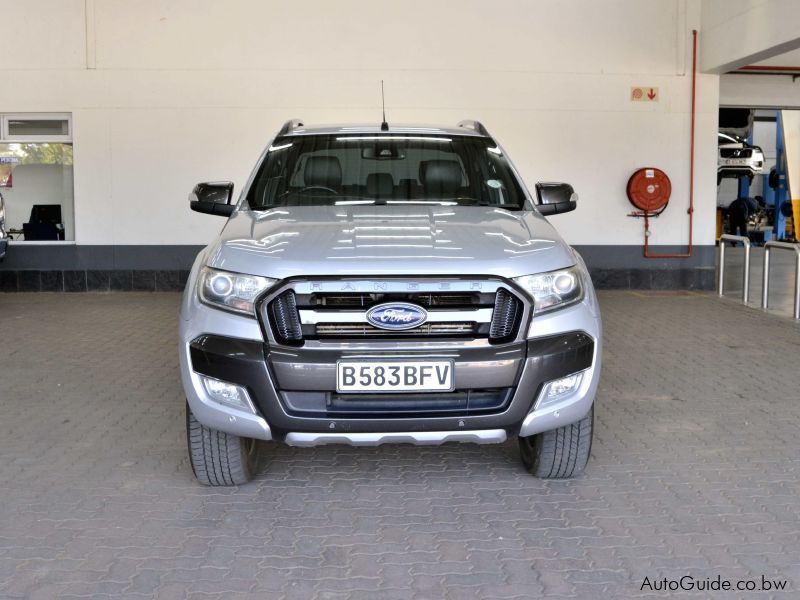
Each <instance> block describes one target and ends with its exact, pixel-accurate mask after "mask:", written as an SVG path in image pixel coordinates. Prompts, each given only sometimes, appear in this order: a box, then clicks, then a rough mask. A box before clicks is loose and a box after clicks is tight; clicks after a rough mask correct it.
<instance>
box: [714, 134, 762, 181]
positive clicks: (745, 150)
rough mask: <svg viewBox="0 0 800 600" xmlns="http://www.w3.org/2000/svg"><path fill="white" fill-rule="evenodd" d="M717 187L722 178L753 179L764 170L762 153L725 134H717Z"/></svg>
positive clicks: (744, 142)
mask: <svg viewBox="0 0 800 600" xmlns="http://www.w3.org/2000/svg"><path fill="white" fill-rule="evenodd" d="M717 145H718V150H717V185H719V184H720V183H722V179H723V177H736V178H737V179H738V178H739V177H747V178H748V179H749V180H750V181H753V177H755V176H756V175H758V174H759V173H761V171H763V170H764V151H763V150H761V148H759V147H758V146H753V145H752V144H748V143H747V142H746V141H745V140H743V139H740V138H738V137H736V136H733V135H728V134H726V133H722V132H718V133H717Z"/></svg>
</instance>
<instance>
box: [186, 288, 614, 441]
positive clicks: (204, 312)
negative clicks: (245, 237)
mask: <svg viewBox="0 0 800 600" xmlns="http://www.w3.org/2000/svg"><path fill="white" fill-rule="evenodd" d="M193 304H194V303H193ZM191 308H192V312H191V313H189V314H188V315H184V319H182V321H181V350H180V359H181V372H182V379H183V384H184V390H185V392H186V397H187V400H188V402H189V405H190V406H191V408H192V412H193V413H194V414H195V417H196V418H197V419H198V420H199V421H200V422H201V423H203V424H205V425H206V426H208V427H212V428H214V429H218V430H221V431H225V432H228V433H231V434H234V435H239V436H243V437H250V438H256V439H262V440H272V439H276V440H282V441H284V442H286V443H287V444H290V445H299V446H313V445H318V444H324V443H347V444H352V445H377V444H381V443H385V442H409V443H414V444H438V443H444V442H447V441H469V442H476V443H496V442H502V441H504V440H505V439H506V437H507V434H510V435H520V436H530V435H534V434H536V433H540V432H542V431H547V430H550V429H555V428H557V427H561V426H563V425H567V424H569V423H572V422H575V421H578V420H580V419H581V418H583V417H584V416H585V415H586V414H587V413H588V412H589V410H590V408H591V406H592V402H593V401H594V396H595V393H596V390H597V385H598V381H599V374H600V357H601V342H600V339H601V330H600V320H599V312H598V311H597V306H596V299H595V298H594V296H593V294H590V295H589V297H588V298H587V300H585V301H584V302H582V303H580V304H578V305H575V306H573V307H570V308H567V309H564V310H562V311H558V312H556V313H554V314H553V315H545V316H543V317H537V318H536V319H534V321H533V323H532V325H531V329H530V332H529V335H530V336H531V339H529V340H527V341H526V342H524V343H522V344H506V345H499V346H493V347H486V346H481V347H477V348H473V349H469V348H460V349H458V351H453V350H452V349H451V353H453V354H455V380H456V386H457V387H459V386H461V385H464V384H465V383H468V384H469V385H471V386H472V385H478V383H477V382H478V381H479V380H480V379H481V378H483V379H485V381H487V382H491V381H493V382H494V383H495V384H500V383H502V382H501V381H500V380H502V379H503V378H508V377H509V372H513V381H511V382H510V383H509V385H510V386H511V395H510V400H509V401H508V402H507V403H506V405H505V406H504V407H503V408H502V409H501V410H497V411H494V412H491V413H490V414H469V413H468V412H467V413H466V414H457V415H453V416H448V415H443V416H441V415H425V416H415V415H403V416H400V417H397V416H384V417H376V418H373V417H369V418H366V417H365V418H341V417H340V416H333V417H329V416H326V415H319V414H315V415H312V416H308V415H304V414H301V413H298V412H297V411H293V410H291V407H290V406H287V402H286V396H285V395H283V394H282V392H284V391H285V390H284V389H281V386H279V385H278V384H277V382H278V381H280V382H281V383H282V384H283V385H284V387H285V386H289V387H290V388H294V389H296V388H297V386H298V385H299V382H302V381H304V380H305V381H306V382H307V388H308V389H309V390H314V391H315V393H319V390H321V389H322V388H327V389H331V387H335V386H331V383H330V381H331V380H330V377H335V363H336V360H337V359H338V358H341V357H347V356H352V355H353V354H354V353H355V354H357V355H358V356H361V357H364V356H365V355H366V356H368V357H371V358H381V357H382V356H385V355H386V350H385V349H383V350H376V349H372V350H370V351H366V350H364V349H355V350H351V351H347V350H343V349H341V348H340V349H338V350H335V351H334V350H331V349H324V350H320V351H319V352H317V353H316V354H313V355H311V356H309V355H308V353H304V354H303V356H301V355H300V353H299V351H298V349H288V350H287V349H286V348H284V347H277V348H276V347H270V346H269V345H267V344H266V343H265V342H264V340H263V337H262V336H261V334H260V331H258V325H257V323H256V322H255V321H254V320H253V319H246V318H244V317H238V316H236V315H231V314H227V313H223V312H221V311H217V310H214V309H211V308H208V307H205V306H203V305H199V304H198V305H194V306H192V307H191ZM186 316H189V317H191V318H189V319H186V318H185V317H186ZM251 322H252V323H251ZM231 334H233V335H235V336H236V337H231ZM303 350H304V351H305V349H303ZM401 353H402V354H404V355H406V356H407V355H413V356H414V358H415V359H416V358H425V357H426V356H427V357H429V358H434V357H436V358H439V357H441V355H442V349H441V348H438V349H436V348H423V349H415V350H406V351H402V352H401V351H400V350H398V349H396V348H395V349H393V350H392V354H393V355H395V356H396V355H398V354H401ZM575 372H583V378H582V381H581V384H580V386H579V387H578V388H577V389H576V390H575V391H574V392H573V393H571V394H570V395H569V396H566V397H564V398H561V399H559V400H558V401H557V402H555V403H551V404H547V405H543V404H542V403H543V401H542V399H541V398H540V396H541V392H542V388H543V387H544V384H545V383H546V382H547V381H551V380H553V379H557V378H560V377H564V376H566V375H569V374H572V373H575ZM477 373H481V375H480V376H479V375H477ZM201 375H205V376H209V377H213V378H216V379H221V380H223V381H227V382H230V383H234V384H237V385H241V386H243V387H244V388H246V389H247V391H248V393H249V395H250V397H251V399H252V401H253V403H254V405H255V408H256V410H255V412H254V413H251V412H248V411H245V410H240V409H235V408H232V407H229V406H226V405H222V404H219V403H217V402H215V401H214V400H213V399H211V398H210V397H209V396H208V394H207V393H206V392H205V389H204V387H203V385H202V382H201V379H200V377H201ZM326 381H327V383H326ZM398 396H402V394H400V395H398Z"/></svg>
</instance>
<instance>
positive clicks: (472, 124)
mask: <svg viewBox="0 0 800 600" xmlns="http://www.w3.org/2000/svg"><path fill="white" fill-rule="evenodd" d="M458 126H459V127H468V128H470V129H474V130H475V132H476V133H480V134H481V135H485V136H486V137H492V136H491V135H489V130H487V129H486V127H484V126H483V123H481V122H480V121H473V120H471V119H467V120H466V121H459V122H458Z"/></svg>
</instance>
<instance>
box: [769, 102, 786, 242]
mask: <svg viewBox="0 0 800 600" xmlns="http://www.w3.org/2000/svg"><path fill="white" fill-rule="evenodd" d="M775 124H776V126H777V131H776V132H775V175H776V176H777V181H778V187H777V188H775V219H774V225H773V227H772V231H773V232H774V237H775V239H776V240H784V239H786V217H785V216H783V205H784V203H785V202H786V197H787V192H788V190H787V189H786V188H787V187H788V186H787V181H788V176H787V174H786V144H785V141H784V139H783V119H782V117H781V111H778V113H777V119H775Z"/></svg>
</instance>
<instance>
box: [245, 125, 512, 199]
mask: <svg viewBox="0 0 800 600" xmlns="http://www.w3.org/2000/svg"><path fill="white" fill-rule="evenodd" d="M524 199H525V196H524V194H523V192H522V189H521V188H520V185H519V183H518V182H517V179H516V177H515V176H514V174H513V173H512V172H511V168H510V167H509V165H508V162H507V161H506V159H505V157H504V156H503V154H502V152H501V151H500V149H499V148H497V147H495V146H494V143H493V142H492V141H491V140H490V139H487V138H480V137H470V136H451V135H440V136H433V135H398V134H392V133H387V134H361V135H359V134H348V135H302V136H291V137H283V138H278V139H276V140H275V141H274V142H273V143H272V145H271V146H270V148H269V150H268V152H267V156H266V158H265V160H264V161H263V162H262V164H261V165H260V167H259V169H258V173H257V175H256V177H255V180H254V182H253V185H252V186H251V187H250V191H249V193H248V196H247V201H248V203H249V205H250V208H252V209H253V210H265V209H268V208H273V207H278V206H332V205H337V206H338V205H348V204H349V205H357V204H369V205H374V204H409V203H413V204H436V205H463V206H492V207H499V208H505V209H509V210H520V209H522V207H523V205H524Z"/></svg>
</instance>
